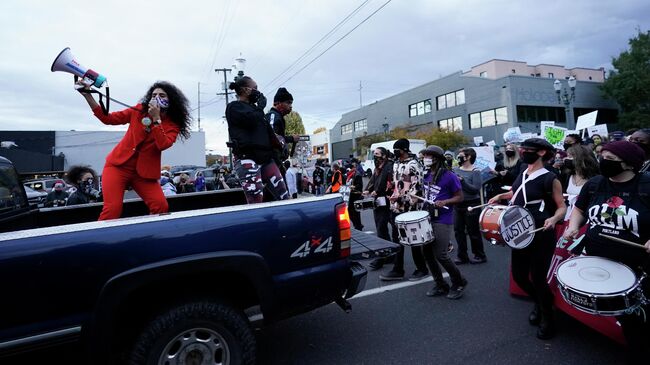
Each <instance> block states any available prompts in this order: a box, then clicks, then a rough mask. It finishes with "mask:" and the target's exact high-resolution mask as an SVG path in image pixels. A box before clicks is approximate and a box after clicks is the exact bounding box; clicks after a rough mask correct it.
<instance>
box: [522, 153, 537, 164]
mask: <svg viewBox="0 0 650 365" xmlns="http://www.w3.org/2000/svg"><path fill="white" fill-rule="evenodd" d="M521 159H522V161H524V163H525V164H527V165H530V164H532V163H535V161H537V160H539V155H538V154H537V152H524V153H522V154H521Z"/></svg>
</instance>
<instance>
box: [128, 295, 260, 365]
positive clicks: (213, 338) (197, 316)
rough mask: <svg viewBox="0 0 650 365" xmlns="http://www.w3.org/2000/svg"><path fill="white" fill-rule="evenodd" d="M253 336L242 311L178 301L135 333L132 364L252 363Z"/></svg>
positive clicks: (202, 302) (130, 361)
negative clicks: (175, 305)
mask: <svg viewBox="0 0 650 365" xmlns="http://www.w3.org/2000/svg"><path fill="white" fill-rule="evenodd" d="M255 352H256V348H255V337H254V335H253V331H252V329H251V327H250V324H249V322H248V319H247V318H246V317H245V316H244V314H243V313H242V312H241V311H239V310H236V309H234V308H232V307H229V306H227V305H224V304H221V303H215V302H208V301H200V302H193V303H187V304H182V305H180V306H177V307H174V308H172V309H170V310H168V311H167V312H165V313H163V314H161V315H160V316H158V317H157V318H155V319H154V320H152V321H151V322H149V323H148V324H147V325H146V326H145V329H144V330H143V331H142V332H141V333H140V334H139V335H138V336H137V339H136V341H135V344H134V346H133V349H132V351H131V353H130V355H129V364H132V365H136V364H137V365H172V364H217V363H219V364H254V363H255Z"/></svg>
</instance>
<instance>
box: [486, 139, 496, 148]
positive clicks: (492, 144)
mask: <svg viewBox="0 0 650 365" xmlns="http://www.w3.org/2000/svg"><path fill="white" fill-rule="evenodd" d="M485 144H486V145H488V146H490V147H494V146H496V145H497V143H496V142H494V140H492V141H487V142H485Z"/></svg>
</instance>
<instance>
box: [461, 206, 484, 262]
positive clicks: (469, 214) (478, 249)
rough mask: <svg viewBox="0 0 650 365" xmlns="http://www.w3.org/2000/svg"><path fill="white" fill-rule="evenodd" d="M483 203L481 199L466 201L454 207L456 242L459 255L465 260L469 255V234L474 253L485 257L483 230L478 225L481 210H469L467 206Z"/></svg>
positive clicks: (479, 256)
mask: <svg viewBox="0 0 650 365" xmlns="http://www.w3.org/2000/svg"><path fill="white" fill-rule="evenodd" d="M479 204H481V201H480V200H479V199H476V200H468V201H464V202H462V203H461V204H459V205H458V206H456V208H455V209H454V233H455V234H456V242H457V243H458V253H457V256H458V258H459V259H461V260H463V261H468V260H469V257H468V256H467V235H466V234H465V230H467V234H468V235H469V241H470V243H471V245H472V253H473V254H474V256H476V257H478V258H482V259H484V258H485V251H484V249H483V239H482V238H481V231H480V229H479V226H478V218H479V216H480V214H481V212H480V210H477V209H473V210H472V211H467V207H471V206H476V205H479Z"/></svg>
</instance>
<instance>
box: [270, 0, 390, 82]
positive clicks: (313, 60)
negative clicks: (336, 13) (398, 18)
mask: <svg viewBox="0 0 650 365" xmlns="http://www.w3.org/2000/svg"><path fill="white" fill-rule="evenodd" d="M391 1H393V0H388V1H386V2H385V3H384V4H382V5H381V6H380V7H379V8H378V9H377V10H375V11H373V12H372V13H371V14H370V15H368V16H367V17H366V18H365V19H363V20H362V21H361V23H359V24H357V25H356V26H355V27H354V28H352V29H351V30H350V31H349V32H347V33H345V34H344V35H343V36H342V37H341V38H339V39H338V40H337V41H336V42H334V43H333V44H332V45H331V46H329V47H327V49H325V50H324V51H323V52H321V53H320V54H319V55H318V56H316V57H315V58H314V59H312V60H311V61H309V63H308V64H306V65H305V66H303V67H302V68H301V69H300V70H298V71H296V72H295V73H294V74H293V75H291V77H289V78H288V79H286V80H284V82H282V84H286V83H287V82H289V80H291V79H293V78H294V77H295V76H296V75H298V74H299V73H300V72H302V71H303V70H304V69H306V68H307V67H309V65H311V64H312V63H314V62H315V61H316V60H317V59H319V58H320V57H321V56H322V55H324V54H325V53H326V52H327V51H329V50H330V49H332V47H334V46H336V45H337V44H338V43H339V42H340V41H342V40H343V39H345V37H347V36H348V35H350V33H352V32H353V31H355V30H356V29H357V28H359V27H360V26H361V25H362V24H363V23H365V22H366V21H368V19H370V18H372V16H374V15H375V14H377V13H378V12H379V11H380V10H381V9H383V8H384V7H385V6H386V5H388V3H390V2H391Z"/></svg>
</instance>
